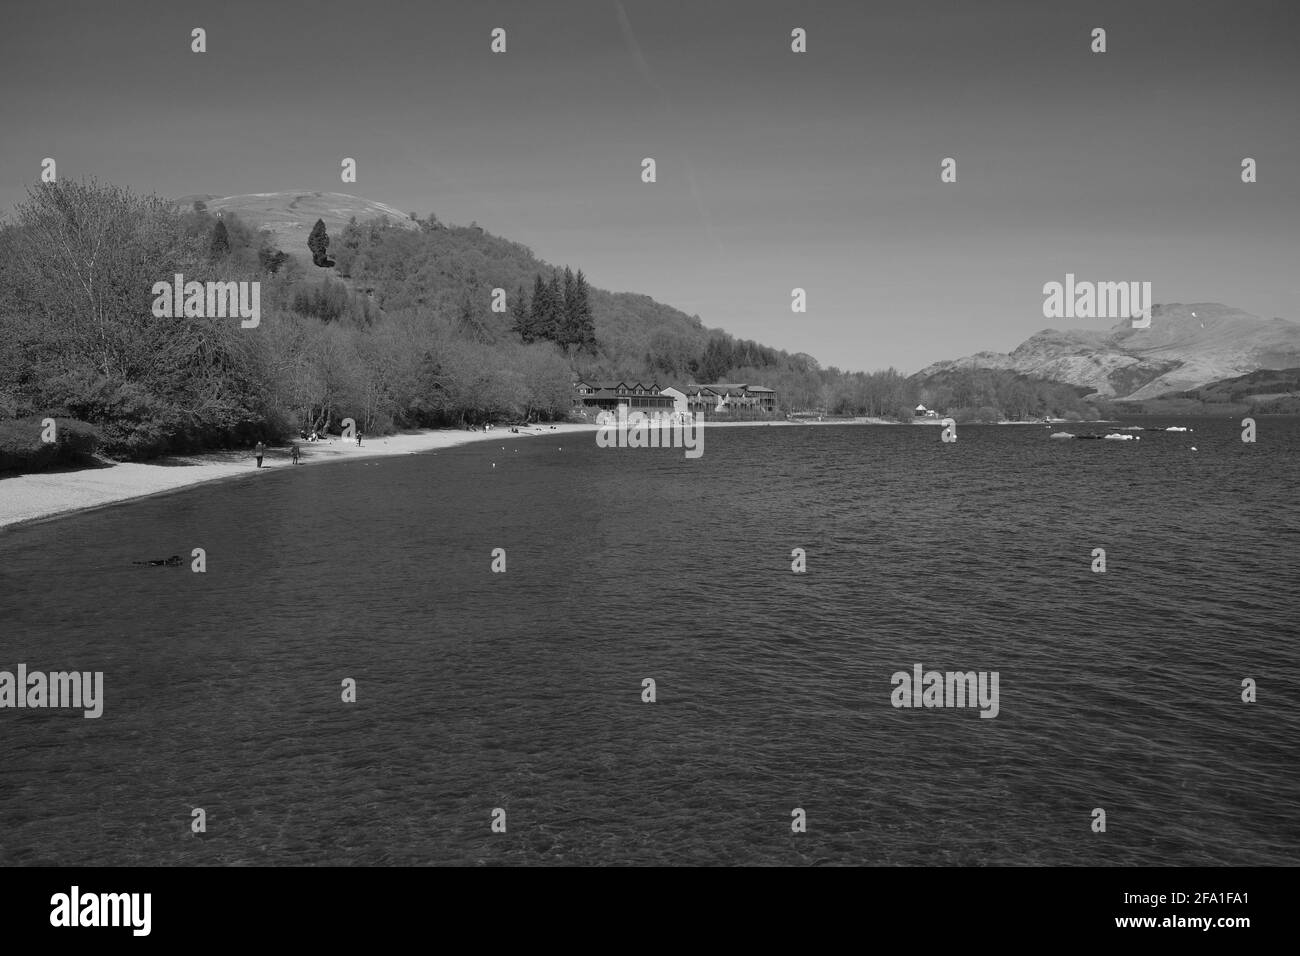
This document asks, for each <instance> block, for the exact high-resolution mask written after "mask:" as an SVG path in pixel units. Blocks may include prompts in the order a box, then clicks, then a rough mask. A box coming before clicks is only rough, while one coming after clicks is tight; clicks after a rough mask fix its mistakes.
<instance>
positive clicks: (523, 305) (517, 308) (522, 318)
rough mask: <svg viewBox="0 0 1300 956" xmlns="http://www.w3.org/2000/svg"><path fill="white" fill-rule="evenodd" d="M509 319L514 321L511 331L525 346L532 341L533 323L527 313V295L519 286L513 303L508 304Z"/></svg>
mask: <svg viewBox="0 0 1300 956" xmlns="http://www.w3.org/2000/svg"><path fill="white" fill-rule="evenodd" d="M510 317H511V318H512V319H514V324H513V325H512V326H511V328H512V329H513V331H514V332H515V333H517V334H518V336H519V337H520V338H521V339H523V340H524V343H525V344H527V343H529V342H531V341H533V338H534V335H533V323H532V318H531V316H530V315H529V313H528V293H527V292H525V291H524V287H523V286H522V285H521V286H520V287H519V288H518V289H516V290H515V297H514V301H513V302H511V303H510Z"/></svg>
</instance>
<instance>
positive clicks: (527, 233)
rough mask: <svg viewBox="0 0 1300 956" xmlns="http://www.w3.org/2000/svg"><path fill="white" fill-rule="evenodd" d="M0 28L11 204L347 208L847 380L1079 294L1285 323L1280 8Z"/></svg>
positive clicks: (337, 11) (296, 13)
mask: <svg viewBox="0 0 1300 956" xmlns="http://www.w3.org/2000/svg"><path fill="white" fill-rule="evenodd" d="M0 16H2V17H3V27H0V90H2V91H3V96H0V210H7V209H9V208H11V207H12V206H13V204H14V203H16V202H18V201H20V200H21V199H22V198H23V196H24V195H25V189H26V187H27V185H28V184H30V183H32V182H35V181H36V180H37V178H38V176H39V173H40V163H41V160H42V159H43V158H44V157H46V156H50V157H54V158H55V159H56V160H57V162H58V171H59V175H60V178H68V177H74V178H76V177H82V176H95V177H98V178H100V179H103V180H108V181H110V182H114V183H118V184H122V185H126V186H130V187H132V188H133V189H136V190H138V191H143V192H156V193H158V194H159V195H163V196H172V197H174V196H181V195H185V194H191V193H213V194H217V195H230V194H234V193H248V192H271V191H278V190H282V189H319V190H322V191H334V192H349V193H354V194H356V195H361V196H365V197H366V198H369V199H374V200H378V201H380V202H385V203H388V204H390V205H393V206H396V207H398V208H400V209H404V210H413V211H416V212H418V213H420V214H421V215H423V214H425V213H428V212H431V211H432V212H435V213H436V214H437V215H438V217H439V218H440V219H443V220H444V221H449V222H453V223H462V224H467V223H469V222H470V221H471V220H477V221H478V223H479V224H480V225H482V226H484V227H485V228H487V229H488V230H490V231H492V232H495V233H498V234H501V235H504V236H506V237H508V238H511V239H514V240H518V241H520V242H523V243H525V244H526V245H528V246H529V247H531V248H532V249H533V251H534V252H536V253H537V254H538V255H539V256H541V257H542V258H543V259H546V260H548V261H550V262H553V263H560V264H564V263H568V264H571V265H573V266H575V267H581V268H583V269H584V270H586V272H587V273H588V275H589V276H590V277H591V279H592V281H593V282H594V283H595V284H596V285H599V286H602V287H605V288H609V289H614V290H627V291H634V292H643V293H646V294H648V295H651V296H653V297H655V298H657V299H659V300H661V301H663V302H666V303H668V304H670V305H674V306H676V307H678V308H681V309H683V310H685V311H686V312H689V313H693V314H698V315H699V316H700V318H701V319H702V320H703V321H704V322H705V324H707V325H710V326H719V327H722V328H725V329H726V330H728V331H730V332H732V333H734V334H736V335H740V336H743V337H746V338H753V339H758V340H759V341H762V342H764V343H766V344H769V345H774V346H777V347H780V348H785V349H788V350H790V351H792V352H801V351H802V352H808V353H810V354H812V355H814V356H816V357H817V358H818V359H819V360H821V361H822V362H823V364H834V365H838V366H840V367H842V368H849V369H875V368H883V367H885V366H889V365H894V366H897V367H899V368H900V369H902V370H904V371H909V372H910V371H915V370H917V369H918V368H920V367H922V366H924V365H926V364H928V363H929V362H931V361H935V360H938V359H941V358H954V357H957V356H959V355H965V354H968V353H970V352H974V351H978V350H981V349H997V350H1002V351H1005V350H1009V349H1011V348H1013V347H1014V346H1015V345H1017V344H1018V343H1019V342H1020V341H1022V340H1023V339H1024V338H1026V337H1027V336H1029V335H1031V334H1032V333H1034V332H1036V331H1038V330H1039V329H1041V328H1044V327H1046V326H1048V325H1050V324H1052V323H1051V322H1049V321H1048V320H1046V319H1044V318H1043V315H1042V302H1043V293H1042V286H1043V284H1044V283H1045V282H1049V281H1053V280H1055V281H1062V280H1064V277H1065V274H1066V273H1067V272H1073V273H1074V274H1075V275H1076V276H1077V277H1078V278H1079V279H1093V280H1097V281H1121V280H1141V281H1150V282H1151V283H1152V285H1153V297H1154V299H1155V301H1156V302H1197V301H1218V302H1223V303H1226V304H1228V305H1232V306H1237V307H1239V308H1243V309H1246V310H1247V311H1250V312H1254V313H1256V314H1259V315H1263V316H1264V317H1272V316H1282V317H1285V318H1290V319H1295V320H1300V255H1298V254H1297V253H1298V252H1300V141H1298V134H1297V125H1298V123H1297V117H1298V116H1300V96H1298V95H1297V94H1298V93H1300V2H1298V0H1278V2H1271V0H1227V2H1224V0H1185V2H1183V0H1180V2H1163V0H1116V2H1063V0H1062V2H1056V0H1023V2H1019V0H1018V2H1009V0H1008V2H996V0H980V2H972V0H951V2H949V0H942V2H941V0H897V2H895V0H888V2H880V0H871V2H865V0H851V2H836V3H831V2H813V0H805V2H766V0H744V2H739V0H680V2H679V0H622V2H621V3H620V2H618V0H548V2H544V0H528V2H519V3H513V2H512V3H504V2H491V0H463V2H460V0H457V2H440V0H411V2H387V0H366V2H337V0H335V2H329V0H325V2H317V0H314V2H282V0H262V2H251V3H250V2H244V0H225V2H216V3H213V2H204V3H193V2H188V0H159V2H154V0H130V2H124V3H116V2H114V3H109V2H102V0H94V2H64V0H5V2H4V10H3V14H0ZM196 26H201V27H204V28H205V29H206V30H207V43H208V52H207V53H205V54H201V55H200V54H195V53H192V52H190V31H191V29H192V28H193V27H196ZM498 26H499V27H503V28H504V29H505V30H506V31H507V44H508V47H507V52H506V53H505V54H503V55H494V54H492V53H491V52H490V50H489V43H490V32H491V30H492V29H493V28H494V27H498ZM1098 26H1100V27H1104V28H1105V29H1106V30H1107V46H1108V51H1107V52H1106V53H1104V54H1094V53H1092V52H1091V51H1090V44H1091V38H1090V33H1091V30H1092V28H1094V27H1098ZM794 27H803V28H805V29H806V30H807V34H808V52H807V53H805V54H795V53H792V52H791V50H790V31H791V30H792V29H793V28H794ZM345 156H346V157H354V158H355V159H356V160H357V163H358V180H357V183H356V184H355V185H351V184H343V183H342V182H341V181H340V178H339V163H340V161H341V160H342V158H343V157H345ZM647 156H651V157H654V158H655V160H656V162H657V164H658V182H656V183H654V184H644V183H642V182H641V178H640V172H641V160H642V158H643V157H647ZM1246 156H1250V157H1253V158H1254V159H1256V160H1257V162H1258V176H1259V182H1257V183H1255V184H1253V185H1245V184H1243V183H1242V182H1241V180H1240V163H1241V160H1242V158H1243V157H1246ZM945 157H953V158H955V159H956V161H957V182H956V183H954V184H944V183H941V182H940V179H939V171H940V162H941V161H942V160H943V159H944V158H945ZM796 286H799V287H802V288H804V289H806V290H807V295H808V312H807V314H805V315H796V314H792V313H791V311H790V290H791V289H792V288H794V287H796ZM1074 324H1075V325H1078V326H1084V327H1094V328H1102V327H1106V326H1109V325H1110V324H1112V323H1111V322H1110V321H1108V320H1094V321H1089V320H1079V321H1077V322H1075V323H1074Z"/></svg>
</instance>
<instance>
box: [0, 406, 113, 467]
mask: <svg viewBox="0 0 1300 956" xmlns="http://www.w3.org/2000/svg"><path fill="white" fill-rule="evenodd" d="M54 423H55V440H54V441H53V442H46V441H42V440H41V435H42V434H43V432H44V431H45V425H44V419H43V418H37V417H29V418H16V419H13V420H10V421H2V422H0V471H40V470H41V469H43V468H51V467H54V466H56V465H84V464H87V463H89V461H90V460H91V457H92V456H93V455H94V454H95V449H96V448H98V447H99V442H100V440H101V435H100V433H99V430H98V429H97V428H95V426H94V425H91V424H88V423H87V422H83V421H78V420H77V419H75V418H55V419H54Z"/></svg>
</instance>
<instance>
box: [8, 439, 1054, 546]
mask: <svg viewBox="0 0 1300 956" xmlns="http://www.w3.org/2000/svg"><path fill="white" fill-rule="evenodd" d="M705 424H706V425H707V426H708V427H710V428H716V427H725V428H761V427H765V426H777V427H785V428H793V427H801V426H812V427H824V426H828V425H909V424H911V425H929V424H935V425H937V424H939V421H937V420H936V421H933V422H931V421H916V422H896V421H891V420H888V419H879V418H854V419H834V420H829V421H790V420H788V419H773V420H767V421H739V422H736V421H718V420H716V419H708V420H707V421H706V423H705ZM1005 424H1029V423H1021V422H1008V423H1005ZM597 427H598V426H597V425H595V424H594V423H592V424H587V423H576V422H557V423H555V426H554V429H553V430H552V427H551V425H550V424H546V425H536V426H529V427H528V428H527V430H526V431H520V432H517V433H516V432H511V431H509V430H507V429H505V428H504V427H503V428H502V429H500V430H496V429H494V430H493V431H490V432H477V431H476V432H470V431H463V430H461V429H454V428H431V429H423V430H420V431H414V432H399V433H397V434H395V435H387V436H380V437H377V438H369V439H365V440H364V441H365V444H363V445H362V446H361V447H360V448H358V447H357V446H356V445H354V444H351V443H348V442H345V441H344V440H343V439H341V438H335V439H332V440H326V441H324V442H315V443H312V442H306V441H302V440H299V441H298V448H299V450H300V451H301V453H302V464H303V465H322V464H328V463H329V462H336V461H356V460H359V459H363V458H386V457H393V456H396V455H420V454H425V453H427V452H437V451H440V450H442V449H444V448H457V447H459V446H461V445H468V444H472V443H475V442H481V441H489V440H493V439H496V438H505V437H506V436H509V437H511V438H532V437H537V436H539V435H565V434H573V433H581V432H595V431H596V429H597ZM286 467H287V468H292V467H294V466H293V464H292V461H291V459H290V457H289V450H288V448H287V447H279V448H271V449H268V454H267V455H266V457H265V461H264V463H263V466H262V468H260V469H259V468H256V467H255V466H254V464H253V457H252V452H251V451H219V452H202V453H199V454H196V455H172V456H167V457H165V458H161V459H158V460H156V461H152V462H118V463H115V464H104V465H100V466H94V465H91V466H87V467H83V468H61V469H54V470H50V471H41V472H32V473H30V474H18V475H12V476H9V477H3V476H0V533H3V532H4V531H9V530H11V529H14V528H20V527H23V526H25V525H31V524H36V523H38V522H43V521H50V520H54V519H58V518H66V517H70V516H72V515H77V514H83V513H85V512H88V511H97V510H98V509H100V508H107V507H110V506H112V505H116V504H120V503H122V502H125V501H135V500H137V499H140V498H152V497H156V496H159V495H165V494H170V493H172V492H176V491H184V490H185V489H187V488H193V487H195V486H196V485H204V484H208V483H210V482H217V481H230V480H234V479H237V478H245V479H248V478H252V477H254V476H256V475H259V474H262V473H264V472H269V471H275V470H276V469H278V468H286Z"/></svg>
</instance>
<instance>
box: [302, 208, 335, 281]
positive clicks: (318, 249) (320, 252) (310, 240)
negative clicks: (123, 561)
mask: <svg viewBox="0 0 1300 956" xmlns="http://www.w3.org/2000/svg"><path fill="white" fill-rule="evenodd" d="M329 246H330V237H329V234H328V233H327V232H326V231H325V220H324V219H317V220H316V225H314V226H312V228H311V235H310V236H308V237H307V248H308V249H310V250H311V261H312V262H314V263H316V265H318V266H320V267H321V268H322V269H328V268H330V267H331V266H333V265H334V260H333V259H331V258H330V257H329V253H328V252H327V251H326V250H328V249H329Z"/></svg>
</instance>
